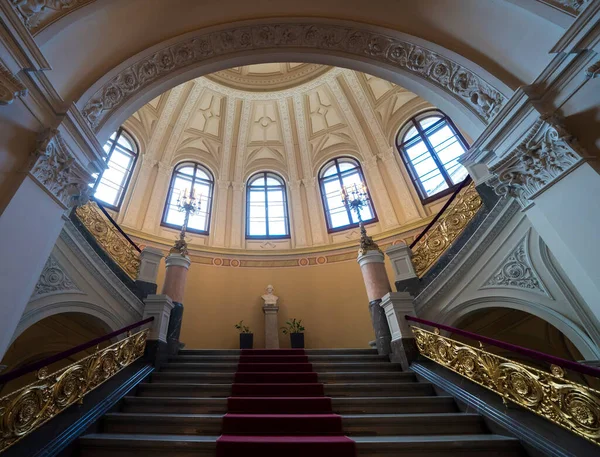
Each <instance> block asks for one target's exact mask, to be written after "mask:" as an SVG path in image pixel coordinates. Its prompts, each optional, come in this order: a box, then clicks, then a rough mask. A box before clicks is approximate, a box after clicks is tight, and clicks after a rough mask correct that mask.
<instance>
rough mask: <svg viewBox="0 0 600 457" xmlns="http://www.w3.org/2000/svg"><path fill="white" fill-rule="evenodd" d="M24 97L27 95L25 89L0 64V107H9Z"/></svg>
mask: <svg viewBox="0 0 600 457" xmlns="http://www.w3.org/2000/svg"><path fill="white" fill-rule="evenodd" d="M24 95H27V88H26V87H25V86H24V85H23V84H22V83H21V81H19V79H18V78H17V77H16V76H13V74H12V73H11V72H10V71H8V69H7V68H6V67H5V66H4V65H2V64H1V63H0V105H10V104H11V103H12V102H14V101H15V99H16V98H17V97H23V96H24Z"/></svg>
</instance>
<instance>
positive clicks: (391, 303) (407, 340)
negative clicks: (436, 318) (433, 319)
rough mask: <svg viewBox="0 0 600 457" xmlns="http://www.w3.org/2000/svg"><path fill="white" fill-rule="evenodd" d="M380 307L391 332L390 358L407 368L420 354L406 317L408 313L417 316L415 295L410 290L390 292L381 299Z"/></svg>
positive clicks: (404, 368)
mask: <svg viewBox="0 0 600 457" xmlns="http://www.w3.org/2000/svg"><path fill="white" fill-rule="evenodd" d="M380 307H381V309H382V310H383V311H384V313H385V317H386V320H387V323H388V326H389V329H390V332H391V350H392V353H391V355H390V360H391V361H392V362H398V363H400V364H401V365H402V369H403V370H407V369H408V368H409V367H410V363H411V362H412V361H414V360H415V359H416V358H417V357H418V355H419V350H418V349H417V345H416V343H415V337H414V335H413V333H412V330H411V329H410V325H409V322H408V321H407V320H406V319H405V316H406V315H408V316H415V306H414V304H413V297H412V296H411V295H410V294H409V293H408V292H390V293H389V294H387V295H385V296H384V297H383V298H382V299H381V303H380Z"/></svg>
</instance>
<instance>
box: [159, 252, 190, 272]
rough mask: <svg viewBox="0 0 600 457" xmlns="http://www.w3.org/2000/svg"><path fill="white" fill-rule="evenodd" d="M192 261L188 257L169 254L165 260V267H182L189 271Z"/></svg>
mask: <svg viewBox="0 0 600 457" xmlns="http://www.w3.org/2000/svg"><path fill="white" fill-rule="evenodd" d="M191 263H192V261H191V260H190V258H189V257H188V256H183V255H181V254H179V253H171V254H169V255H168V256H167V258H166V260H165V264H166V267H167V268H169V267H183V268H185V269H186V270H189V268H190V265H191Z"/></svg>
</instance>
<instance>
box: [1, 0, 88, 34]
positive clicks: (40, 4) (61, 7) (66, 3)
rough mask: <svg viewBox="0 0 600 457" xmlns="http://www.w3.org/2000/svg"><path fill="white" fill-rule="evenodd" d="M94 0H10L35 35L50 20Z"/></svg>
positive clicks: (52, 20) (50, 21)
mask: <svg viewBox="0 0 600 457" xmlns="http://www.w3.org/2000/svg"><path fill="white" fill-rule="evenodd" d="M94 1H95V0H10V3H11V4H12V7H13V9H14V10H15V11H16V12H17V14H18V15H19V18H20V19H21V21H22V22H23V25H24V26H25V27H26V28H27V29H28V30H29V31H30V32H31V34H32V35H35V34H36V33H38V32H39V31H41V30H42V29H44V28H45V27H46V26H48V25H50V24H51V23H52V22H55V21H57V20H58V19H60V18H61V17H63V16H66V15H67V14H69V13H71V12H73V11H74V10H76V9H77V8H80V7H82V6H85V5H87V4H88V3H92V2H94Z"/></svg>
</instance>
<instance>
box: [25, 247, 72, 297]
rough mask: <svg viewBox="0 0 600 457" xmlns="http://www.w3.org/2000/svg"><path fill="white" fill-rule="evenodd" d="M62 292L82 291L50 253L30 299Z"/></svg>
mask: <svg viewBox="0 0 600 457" xmlns="http://www.w3.org/2000/svg"><path fill="white" fill-rule="evenodd" d="M64 292H79V293H82V292H81V290H80V289H79V287H77V285H76V284H75V282H74V281H73V280H72V279H71V278H70V277H69V275H68V274H67V273H66V272H65V271H64V270H63V269H62V267H61V266H60V264H59V263H58V261H57V260H56V259H55V258H54V257H53V256H52V255H51V256H50V257H48V260H47V261H46V264H45V265H44V269H43V270H42V274H41V275H40V278H39V279H38V282H37V284H36V285H35V289H34V290H33V294H32V295H31V299H32V300H33V299H34V298H37V297H39V296H41V295H48V294H53V293H64Z"/></svg>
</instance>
